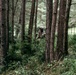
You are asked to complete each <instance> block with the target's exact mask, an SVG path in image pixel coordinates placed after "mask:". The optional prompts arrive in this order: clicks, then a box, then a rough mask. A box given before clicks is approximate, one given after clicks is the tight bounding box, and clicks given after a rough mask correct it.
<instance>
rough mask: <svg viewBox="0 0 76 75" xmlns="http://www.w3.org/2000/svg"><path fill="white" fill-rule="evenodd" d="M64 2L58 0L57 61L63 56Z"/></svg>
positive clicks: (63, 0)
mask: <svg viewBox="0 0 76 75" xmlns="http://www.w3.org/2000/svg"><path fill="white" fill-rule="evenodd" d="M65 10H66V0H60V10H59V21H58V37H57V59H60V58H61V57H63V56H64V50H63V41H64V40H63V39H64V38H63V37H64V35H63V34H64V22H65Z"/></svg>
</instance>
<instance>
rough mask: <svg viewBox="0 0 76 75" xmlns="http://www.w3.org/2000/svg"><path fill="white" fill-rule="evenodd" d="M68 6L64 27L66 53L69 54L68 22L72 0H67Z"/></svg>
mask: <svg viewBox="0 0 76 75" xmlns="http://www.w3.org/2000/svg"><path fill="white" fill-rule="evenodd" d="M67 2H68V3H67V8H66V14H65V24H64V26H65V28H64V53H65V55H67V54H68V23H69V14H70V8H71V3H72V0H67Z"/></svg>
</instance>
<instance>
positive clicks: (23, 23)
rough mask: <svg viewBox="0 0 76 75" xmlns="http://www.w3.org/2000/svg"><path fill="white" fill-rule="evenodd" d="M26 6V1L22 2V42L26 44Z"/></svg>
mask: <svg viewBox="0 0 76 75" xmlns="http://www.w3.org/2000/svg"><path fill="white" fill-rule="evenodd" d="M25 5H26V0H22V15H21V25H22V26H21V42H24V40H25Z"/></svg>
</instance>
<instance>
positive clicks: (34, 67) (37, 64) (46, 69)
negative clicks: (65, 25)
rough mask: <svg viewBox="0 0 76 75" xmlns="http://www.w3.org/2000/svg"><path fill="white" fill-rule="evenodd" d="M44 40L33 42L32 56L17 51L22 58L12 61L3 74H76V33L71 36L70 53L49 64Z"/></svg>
mask: <svg viewBox="0 0 76 75" xmlns="http://www.w3.org/2000/svg"><path fill="white" fill-rule="evenodd" d="M44 40H45V39H39V40H37V41H36V42H32V52H33V54H31V55H30V56H28V54H25V55H21V54H20V52H18V51H15V53H14V54H16V55H15V57H17V58H19V59H21V60H17V61H15V60H14V61H10V63H9V64H8V67H6V70H5V71H4V72H3V74H1V75H76V35H74V36H69V55H68V56H66V57H65V58H64V59H63V60H62V61H54V62H53V64H50V63H48V64H47V65H46V63H45V62H44V61H45V56H44V55H45V41H44ZM17 45H18V46H19V44H17ZM27 45H28V44H27ZM27 49H28V48H27Z"/></svg>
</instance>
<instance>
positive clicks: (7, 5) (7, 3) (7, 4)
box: [6, 0, 9, 50]
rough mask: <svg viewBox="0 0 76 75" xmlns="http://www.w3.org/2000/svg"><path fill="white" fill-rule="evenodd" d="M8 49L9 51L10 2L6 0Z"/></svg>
mask: <svg viewBox="0 0 76 75" xmlns="http://www.w3.org/2000/svg"><path fill="white" fill-rule="evenodd" d="M6 49H7V50H9V0H6Z"/></svg>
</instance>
